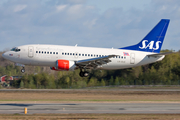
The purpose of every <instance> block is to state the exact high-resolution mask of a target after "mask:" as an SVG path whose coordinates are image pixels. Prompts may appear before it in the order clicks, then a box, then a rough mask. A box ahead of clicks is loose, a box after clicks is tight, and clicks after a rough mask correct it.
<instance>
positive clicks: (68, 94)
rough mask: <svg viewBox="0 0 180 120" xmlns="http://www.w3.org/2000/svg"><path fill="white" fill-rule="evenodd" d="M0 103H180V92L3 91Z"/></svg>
mask: <svg viewBox="0 0 180 120" xmlns="http://www.w3.org/2000/svg"><path fill="white" fill-rule="evenodd" d="M0 96H1V97H0V102H8V101H9V102H13V101H22V102H25V101H30V102H31V101H37V102H38V101H44V102H45V101H48V102H72V101H75V102H78V101H79V102H143V101H144V102H147V101H149V102H163V101H164V102H180V91H120V90H102V89H101V90H86V89H85V90H67V91H64V90H62V91H46V92H45V91H38V92H36V91H34V92H32V91H15V92H11V91H3V92H2V91H1V92H0Z"/></svg>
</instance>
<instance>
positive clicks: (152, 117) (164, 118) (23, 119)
mask: <svg viewBox="0 0 180 120" xmlns="http://www.w3.org/2000/svg"><path fill="white" fill-rule="evenodd" d="M4 119H5V120H119V119H121V120H180V114H32V115H20V114H13V115H9V114H3V115H2V114H0V120H4Z"/></svg>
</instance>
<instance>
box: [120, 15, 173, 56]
mask: <svg viewBox="0 0 180 120" xmlns="http://www.w3.org/2000/svg"><path fill="white" fill-rule="evenodd" d="M169 21H170V20H169V19H162V20H161V21H160V22H159V23H158V24H157V25H156V26H155V27H154V28H153V29H152V30H151V31H150V32H149V33H148V34H147V35H146V36H145V37H144V38H143V39H142V41H141V42H139V43H138V44H136V45H132V46H128V47H123V48H120V49H128V50H137V51H144V52H155V53H160V50H161V47H162V44H163V41H164V37H165V35H166V31H167V28H168V25H169Z"/></svg>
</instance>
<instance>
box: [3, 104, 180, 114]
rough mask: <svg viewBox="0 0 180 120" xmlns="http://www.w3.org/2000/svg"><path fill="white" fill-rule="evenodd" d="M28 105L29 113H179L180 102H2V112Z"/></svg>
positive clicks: (18, 109)
mask: <svg viewBox="0 0 180 120" xmlns="http://www.w3.org/2000/svg"><path fill="white" fill-rule="evenodd" d="M25 107H27V109H28V114H34V113H121V114H123V113H139V114H142V113H144V114H145V113H146V114H147V113H148V114H165V113H169V114H172V113H173V114H177V113H180V103H63V104H60V103H57V104H56V103H53V104H52V103H49V104H48V103H47V104H23V103H22V104H20V103H17V104H14V103H12V104H11V103H4V104H0V114H15V113H18V114H23V113H24V108H25Z"/></svg>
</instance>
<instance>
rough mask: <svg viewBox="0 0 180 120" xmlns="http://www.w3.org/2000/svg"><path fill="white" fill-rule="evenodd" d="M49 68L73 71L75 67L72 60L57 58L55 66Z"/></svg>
mask: <svg viewBox="0 0 180 120" xmlns="http://www.w3.org/2000/svg"><path fill="white" fill-rule="evenodd" d="M50 68H51V70H56V71H73V70H75V68H76V65H75V63H74V61H69V60H57V61H56V66H55V67H50Z"/></svg>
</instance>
